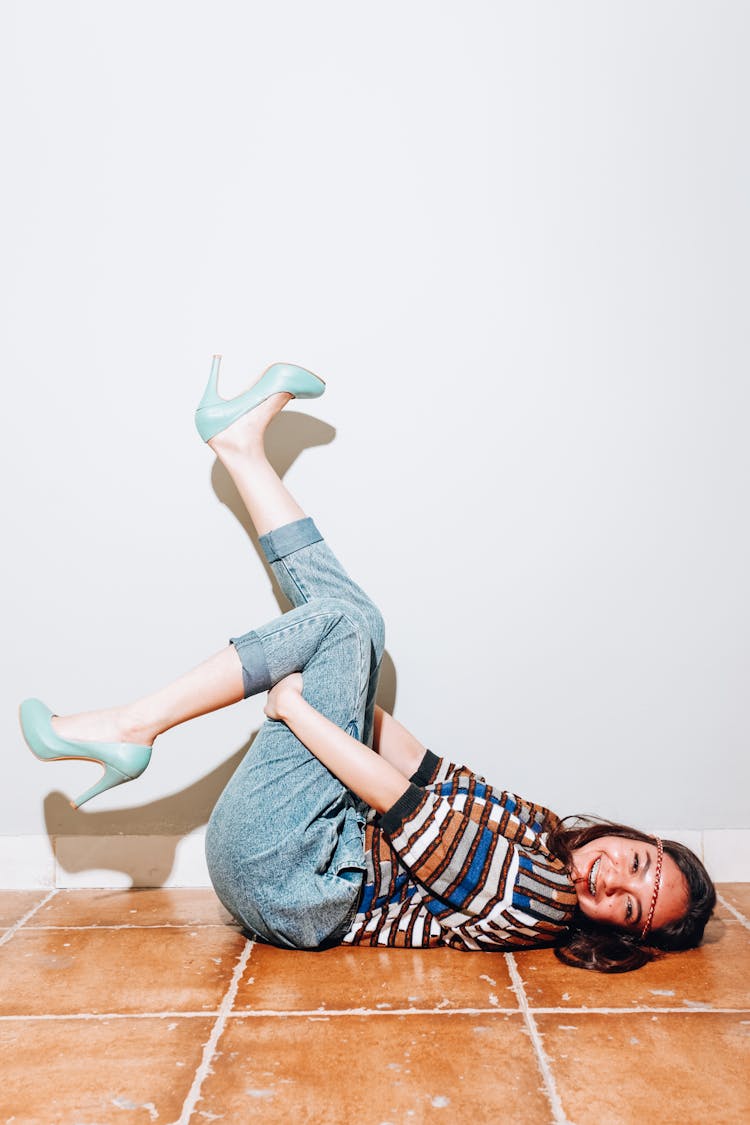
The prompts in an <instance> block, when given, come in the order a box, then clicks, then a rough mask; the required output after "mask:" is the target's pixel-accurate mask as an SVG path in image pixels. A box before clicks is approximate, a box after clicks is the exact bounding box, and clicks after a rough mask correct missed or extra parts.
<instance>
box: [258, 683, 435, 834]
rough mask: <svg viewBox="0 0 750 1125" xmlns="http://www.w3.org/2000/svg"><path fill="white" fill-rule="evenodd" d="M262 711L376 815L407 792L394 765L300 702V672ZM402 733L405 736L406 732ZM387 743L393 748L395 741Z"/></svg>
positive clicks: (278, 687) (270, 696)
mask: <svg viewBox="0 0 750 1125" xmlns="http://www.w3.org/2000/svg"><path fill="white" fill-rule="evenodd" d="M264 710H265V713H266V715H268V717H269V719H277V720H279V721H280V722H282V723H286V725H287V726H288V727H289V729H290V730H291V731H292V733H293V734H295V735H296V736H297V738H298V739H299V740H300V742H301V743H302V744H303V745H304V746H306V747H307V749H308V750H309V751H310V753H311V754H314V755H315V757H316V758H317V759H318V761H320V762H322V763H323V765H324V766H325V767H326V769H329V770H330V771H331V773H332V774H335V776H336V777H337V778H338V779H339V781H341V782H342V783H343V784H344V785H345V786H346V787H347V789H351V791H352V793H356V795H357V796H358V797H361V799H362V800H363V801H365V802H366V803H367V804H368V805H369V806H370V807H371V808H373V809H376V810H377V811H378V812H380V813H384V812H387V811H388V809H390V808H392V807H393V805H395V803H396V801H397V800H398V799H399V797H401V796H403V794H404V793H405V792H406V790H407V789H408V788H409V781H408V780H407V778H406V777H405V776H404V774H403V773H401V772H400V771H399V769H398V768H397V767H396V766H395V765H393V764H392V763H391V762H390V761H388V760H386V759H385V758H384V757H381V755H379V754H376V753H375V751H374V750H370V749H369V747H367V746H364V745H363V744H362V743H361V742H358V741H357V739H356V738H352V736H351V735H350V734H347V733H346V731H343V730H342V729H341V727H338V726H336V724H335V723H332V722H331V720H330V719H327V718H326V717H325V715H321V713H320V712H319V711H316V710H315V708H314V707H312V706H311V705H310V704H309V703H308V702H307V700H305V699H303V698H302V676H301V674H300V673H299V672H295V673H294V674H293V675H291V676H286V677H285V679H283V680H280V681H279V683H278V684H276V686H275V687H274V688H272V689H271V691H270V692H269V693H268V699H267V700H266V706H265V708H264ZM381 714H383V713H382V712H381ZM389 717H390V716H386V718H389ZM394 722H395V720H394ZM397 725H398V724H397ZM386 726H387V724H386ZM401 729H402V730H403V728H401ZM405 733H406V734H407V735H408V731H407V732H405ZM409 738H411V736H410V735H409ZM388 741H391V744H392V746H395V742H394V741H392V740H391V739H388ZM414 741H415V742H416V739H415V740H414ZM394 753H395V751H394ZM420 760H421V759H420ZM418 764H419V763H417V765H418ZM414 768H415V769H416V768H417V767H416V766H415V767H414ZM413 772H414V771H413V770H412V773H413Z"/></svg>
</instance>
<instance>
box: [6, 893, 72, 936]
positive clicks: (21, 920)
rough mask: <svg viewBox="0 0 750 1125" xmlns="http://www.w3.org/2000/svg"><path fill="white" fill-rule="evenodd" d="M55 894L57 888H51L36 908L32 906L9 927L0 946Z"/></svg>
mask: <svg viewBox="0 0 750 1125" xmlns="http://www.w3.org/2000/svg"><path fill="white" fill-rule="evenodd" d="M57 893H58V892H57V887H53V888H52V890H51V891H49V892H48V893H47V894H46V895H45V896H44V898H43V899H41V900H40V901H39V902H38V903H37V904H36V906H32V908H31V910H27V911H26V913H25V914H24V916H23V918H19V919H18V921H17V922H16V924H15V925H14V926H11V927H10V929H9V930H6V931H5V933H4V934H3V936H2V937H1V938H0V945H5V943H6V941H10V939H11V938H12V937H13V935H14V934H16V933H18V931H19V930H20V929H21V926H23V924H24V922H28V920H29V918H33V917H34V915H35V914H36V912H37V910H41V908H42V907H43V906H44V904H45V903H47V902H49V900H50V899H51V898H54V897H55V895H56V894H57Z"/></svg>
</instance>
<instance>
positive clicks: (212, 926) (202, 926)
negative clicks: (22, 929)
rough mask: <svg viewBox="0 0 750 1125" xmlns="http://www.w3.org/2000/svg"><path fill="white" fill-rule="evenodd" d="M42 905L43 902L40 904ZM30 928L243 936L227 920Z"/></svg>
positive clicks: (96, 923) (93, 923) (106, 923)
mask: <svg viewBox="0 0 750 1125" xmlns="http://www.w3.org/2000/svg"><path fill="white" fill-rule="evenodd" d="M40 905H41V904H40ZM28 929H30V930H226V931H227V932H228V933H235V934H238V935H239V936H240V937H242V936H243V935H242V931H241V930H240V928H239V926H232V925H229V924H228V923H225V922H148V923H147V924H145V925H140V924H139V923H138V922H112V923H108V922H90V923H89V924H88V925H86V926H74V925H71V926H66V925H60V926H45V925H43V924H42V925H37V926H29V927H28Z"/></svg>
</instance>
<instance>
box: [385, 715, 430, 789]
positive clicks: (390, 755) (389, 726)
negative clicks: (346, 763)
mask: <svg viewBox="0 0 750 1125" xmlns="http://www.w3.org/2000/svg"><path fill="white" fill-rule="evenodd" d="M373 726H374V735H373V741H372V748H373V750H374V751H375V753H376V754H379V755H380V757H381V758H385V760H386V762H390V763H391V765H392V766H395V767H396V769H397V770H398V772H399V773H400V774H403V776H404V777H411V776H412V775H413V774H415V773H416V772H417V770H418V769H419V767H420V766H421V765H422V762H423V761H424V756H425V754H426V752H427V750H426V747H424V746H423V745H422V743H421V742H420V741H419V739H418V738H415V737H414V735H413V734H411V733H410V732H409V731H408V730H407V729H406V727H405V726H402V724H401V723H400V722H399V721H398V719H394V717H393V715H389V714H388V712H387V711H384V710H383V708H382V707H376V708H375V722H374V724H373Z"/></svg>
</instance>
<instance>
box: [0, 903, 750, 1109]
mask: <svg viewBox="0 0 750 1125" xmlns="http://www.w3.org/2000/svg"><path fill="white" fill-rule="evenodd" d="M720 892H721V901H720V908H719V910H718V911H717V915H716V917H715V918H714V920H713V921H712V922H711V924H710V927H709V930H708V933H707V941H706V943H705V944H704V946H703V947H702V948H701V949H698V950H694V951H692V952H690V953H684V954H680V955H674V956H671V957H668V958H665V959H664V960H663V961H661V962H658V963H656V964H654V965H650V966H648V967H647V968H646V969H642V970H641V971H640V972H637V973H632V974H625V975H623V976H621V977H609V978H607V977H602V976H598V975H597V974H594V973H583V972H581V971H580V970H572V969H566V968H565V967H564V966H562V965H560V964H559V962H557V961H556V960H555V959H554V957H553V955H552V954H551V953H550V952H548V951H546V950H545V951H537V952H529V953H525V954H517V955H516V956H515V957H511V956H504V955H502V954H461V953H456V952H453V951H450V950H446V949H437V950H424V951H410V950H403V951H398V950H393V951H389V950H371V949H352V948H348V947H347V948H339V949H332V950H328V951H327V952H325V953H289V952H284V951H282V950H278V949H272V948H270V947H268V946H262V945H254V944H253V943H252V942H249V941H246V940H245V938H244V937H243V936H242V934H241V933H240V932H239V931H238V930H237V928H236V927H235V926H234V925H232V923H231V922H230V920H229V918H228V917H227V915H226V914H225V913H224V911H223V910H222V908H221V907H220V906H219V904H218V902H217V900H216V898H215V897H214V895H213V894H212V892H210V891H207V890H168V891H167V890H148V891H114V890H99V891H91V890H81V891H57V892H54V891H53V892H49V893H47V892H44V891H5V892H0V980H2V989H0V1059H2V1064H1V1066H2V1069H1V1071H0V1073H1V1074H2V1081H1V1082H0V1125H2V1123H4V1125H34V1123H38V1125H55V1123H62V1125H130V1123H131V1122H132V1123H134V1125H135V1123H140V1122H143V1123H152V1122H155V1123H158V1125H187V1123H188V1122H190V1123H191V1125H203V1123H207V1122H212V1121H222V1122H226V1123H231V1125H236V1123H239V1125H242V1123H243V1122H256V1121H257V1122H283V1123H285V1125H287V1123H294V1125H296V1123H297V1122H310V1123H313V1125H317V1123H326V1125H327V1123H332V1125H337V1123H339V1122H341V1123H344V1122H346V1123H347V1125H349V1123H350V1122H352V1123H356V1125H370V1123H372V1125H388V1123H390V1125H402V1123H403V1125H419V1123H421V1122H428V1121H429V1122H433V1121H437V1122H440V1121H445V1122H446V1125H454V1123H456V1122H472V1123H473V1122H492V1125H506V1123H512V1122H516V1121H517V1122H523V1123H524V1125H536V1123H540V1125H542V1123H544V1125H547V1123H553V1125H562V1123H564V1122H567V1123H573V1125H586V1123H588V1122H590V1123H592V1125H608V1123H612V1125H629V1123H630V1122H633V1123H634V1125H635V1123H637V1125H642V1123H643V1122H644V1121H649V1120H658V1121H659V1122H660V1123H663V1125H670V1123H674V1125H692V1123H695V1125H703V1123H704V1122H707V1121H712V1122H717V1123H718V1125H732V1123H734V1122H737V1123H738V1125H740V1123H742V1125H745V1123H747V1122H750V893H749V892H750V887H749V886H748V885H746V884H745V885H738V884H733V885H725V886H723V887H721V888H720Z"/></svg>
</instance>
